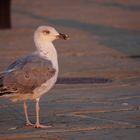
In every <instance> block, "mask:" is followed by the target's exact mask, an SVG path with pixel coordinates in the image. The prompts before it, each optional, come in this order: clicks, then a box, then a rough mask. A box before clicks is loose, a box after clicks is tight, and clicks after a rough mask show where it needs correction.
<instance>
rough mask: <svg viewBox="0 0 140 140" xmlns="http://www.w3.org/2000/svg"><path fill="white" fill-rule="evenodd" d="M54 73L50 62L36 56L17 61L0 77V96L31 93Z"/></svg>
mask: <svg viewBox="0 0 140 140" xmlns="http://www.w3.org/2000/svg"><path fill="white" fill-rule="evenodd" d="M55 71H56V70H55V69H54V68H53V65H52V63H51V61H50V60H46V59H44V58H41V57H40V56H39V55H37V54H33V55H30V56H27V57H25V58H22V59H19V60H17V61H16V62H14V63H13V64H11V65H10V66H9V67H8V69H7V70H6V71H5V72H4V73H3V74H2V75H1V76H0V84H1V88H0V91H1V92H0V95H4V94H12V93H20V94H27V93H32V92H33V90H34V89H35V88H37V87H39V86H40V85H41V84H43V83H44V82H46V81H47V80H49V79H50V78H52V77H53V76H54V74H55Z"/></svg>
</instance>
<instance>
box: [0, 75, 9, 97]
mask: <svg viewBox="0 0 140 140" xmlns="http://www.w3.org/2000/svg"><path fill="white" fill-rule="evenodd" d="M3 78H4V74H3V73H0V97H2V96H4V95H8V94H10V93H11V92H10V91H8V90H7V89H6V88H5V87H4V85H3Z"/></svg>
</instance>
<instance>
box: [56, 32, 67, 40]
mask: <svg viewBox="0 0 140 140" xmlns="http://www.w3.org/2000/svg"><path fill="white" fill-rule="evenodd" d="M57 38H60V39H64V40H68V39H69V36H68V35H66V34H62V33H59V35H58V36H57Z"/></svg>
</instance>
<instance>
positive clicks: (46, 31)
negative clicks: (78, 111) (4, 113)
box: [0, 26, 69, 128]
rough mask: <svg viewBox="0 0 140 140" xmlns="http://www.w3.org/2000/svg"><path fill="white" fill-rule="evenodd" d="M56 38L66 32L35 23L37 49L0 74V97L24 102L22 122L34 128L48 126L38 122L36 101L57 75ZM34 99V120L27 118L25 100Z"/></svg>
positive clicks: (64, 37) (46, 90)
mask: <svg viewBox="0 0 140 140" xmlns="http://www.w3.org/2000/svg"><path fill="white" fill-rule="evenodd" d="M56 39H64V40H67V39H69V36H68V35H66V34H62V33H58V32H57V31H56V29H55V28H53V27H50V26H39V27H38V28H37V29H36V31H35V32H34V43H35V46H36V48H37V50H36V51H35V52H33V53H31V54H30V55H27V56H25V57H22V58H19V59H17V60H16V61H15V62H14V63H12V64H11V65H10V66H9V67H8V68H7V69H6V70H4V71H2V72H1V73H0V96H1V97H7V98H9V99H10V100H12V101H13V102H16V101H24V113H25V118H26V125H27V126H30V125H33V126H34V127H35V128H48V127H50V126H46V125H42V124H40V121H39V109H40V108H39V100H40V97H41V96H42V95H43V94H45V93H46V92H48V91H49V90H50V89H51V88H52V87H53V86H54V84H55V82H56V80H57V77H58V71H59V70H58V59H57V51H56V49H55V47H54V45H53V43H52V42H53V41H54V40H56ZM28 99H29V100H36V123H35V124H32V123H31V122H30V120H29V118H28V111H27V104H26V100H28Z"/></svg>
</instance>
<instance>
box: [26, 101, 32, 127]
mask: <svg viewBox="0 0 140 140" xmlns="http://www.w3.org/2000/svg"><path fill="white" fill-rule="evenodd" d="M24 113H25V118H26V125H27V126H30V125H33V124H32V123H31V122H30V121H29V119H28V113H27V105H26V100H24Z"/></svg>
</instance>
